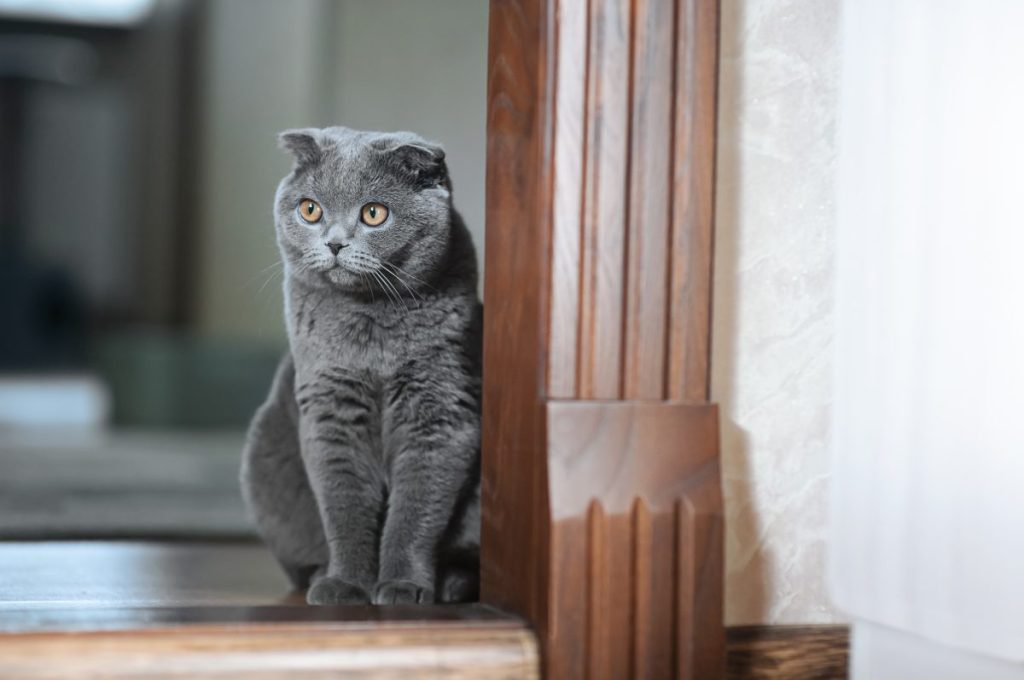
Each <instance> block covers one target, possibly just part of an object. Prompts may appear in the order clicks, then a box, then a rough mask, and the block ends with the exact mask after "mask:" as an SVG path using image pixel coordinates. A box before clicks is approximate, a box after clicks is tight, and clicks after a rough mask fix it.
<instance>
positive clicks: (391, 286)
mask: <svg viewBox="0 0 1024 680" xmlns="http://www.w3.org/2000/svg"><path fill="white" fill-rule="evenodd" d="M376 275H377V277H378V280H379V281H380V282H381V284H383V285H385V286H387V287H388V289H389V290H390V291H391V294H392V296H393V297H394V300H395V304H398V303H401V305H402V306H403V307H405V311H406V312H407V313H408V311H409V305H407V304H405V300H403V299H402V296H401V294H400V293H399V292H398V289H397V288H395V285H394V284H393V283H391V282H390V281H388V280H387V278H385V277H384V276H383V275H382V274H380V273H379V272H377V273H376Z"/></svg>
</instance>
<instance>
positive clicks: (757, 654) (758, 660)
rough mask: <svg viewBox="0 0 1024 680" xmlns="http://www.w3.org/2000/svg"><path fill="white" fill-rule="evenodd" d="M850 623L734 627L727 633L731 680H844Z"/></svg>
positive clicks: (847, 659)
mask: <svg viewBox="0 0 1024 680" xmlns="http://www.w3.org/2000/svg"><path fill="white" fill-rule="evenodd" d="M849 657H850V629H849V627H848V626H831V625H829V626H734V627H730V628H728V629H727V632H726V673H725V677H726V678H727V679H728V680H741V679H742V680H753V679H756V680H760V679H762V678H765V679H766V678H773V679H785V680H844V679H845V678H846V677H847V668H848V664H849Z"/></svg>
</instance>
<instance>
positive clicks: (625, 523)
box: [481, 0, 724, 678]
mask: <svg viewBox="0 0 1024 680" xmlns="http://www.w3.org/2000/svg"><path fill="white" fill-rule="evenodd" d="M717 25H718V5H717V2H716V1H714V0H711V1H709V0H492V1H491V15H490V54H489V59H488V61H489V81H488V123H487V124H488V150H487V151H488V170H487V192H488V193H487V244H486V257H487V262H486V268H485V275H486V281H485V287H484V289H485V309H486V313H485V330H484V334H485V340H484V421H483V451H484V460H483V535H482V547H481V553H482V578H483V582H482V592H483V597H484V599H485V601H487V602H490V603H492V604H496V605H498V606H501V607H504V608H507V609H511V610H512V611H515V612H517V613H520V614H522V615H524V616H525V617H526V618H528V619H529V620H530V621H531V622H532V623H533V624H534V626H535V627H536V628H537V631H538V636H539V639H540V641H541V643H542V645H543V648H544V662H543V663H544V668H545V671H546V673H547V675H548V677H552V678H584V677H586V678H598V677H650V678H656V677H668V676H673V677H687V678H712V677H717V676H720V675H721V672H722V670H723V668H724V666H723V664H724V647H723V645H724V637H723V635H724V634H723V627H722V619H721V615H722V601H721V598H722V559H723V556H722V552H723V551H722V520H721V492H720V484H719V472H718V421H717V411H716V409H715V408H714V406H712V405H709V404H708V403H707V399H708V386H709V376H708V358H709V357H708V348H709V346H710V343H709V333H710V326H709V314H710V311H709V310H710V304H711V298H710V293H711V284H710V281H711V241H712V218H713V215H712V206H713V199H714V196H713V178H714V121H715V83H716V76H715V74H716V68H717V35H718V28H717Z"/></svg>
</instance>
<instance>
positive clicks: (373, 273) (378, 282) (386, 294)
mask: <svg viewBox="0 0 1024 680" xmlns="http://www.w3.org/2000/svg"><path fill="white" fill-rule="evenodd" d="M369 273H370V276H372V277H373V278H374V280H375V281H376V282H377V284H378V285H379V286H380V289H381V291H383V293H384V295H385V297H387V299H388V302H389V303H391V304H394V300H392V299H391V292H390V291H389V290H388V289H387V287H386V286H385V285H384V284H383V283H382V282H381V280H380V274H378V273H377V272H375V271H372V270H371V271H370V272H369Z"/></svg>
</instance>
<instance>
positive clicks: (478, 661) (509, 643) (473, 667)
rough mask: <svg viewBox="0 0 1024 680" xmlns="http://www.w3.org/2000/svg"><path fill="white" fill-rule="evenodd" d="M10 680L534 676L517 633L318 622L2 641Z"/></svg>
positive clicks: (512, 629)
mask: <svg viewBox="0 0 1024 680" xmlns="http://www.w3.org/2000/svg"><path fill="white" fill-rule="evenodd" d="M0 676H2V677H11V678H33V679H36V678H39V679H41V678H53V679H55V680H65V679H68V678H75V679H78V678H139V677H146V678H198V679H204V678H292V679H301V680H306V679H312V678H339V677H345V678H406V677H410V676H412V677H417V678H464V679H466V680H476V679H478V678H479V679H491V678H495V679H497V678H536V677H538V672H537V662H536V650H535V644H534V642H533V639H532V636H531V635H530V634H529V632H528V631H526V630H525V629H523V628H522V627H521V626H515V625H509V624H506V625H504V626H479V625H476V624H468V625H467V624H465V623H463V624H460V625H443V624H442V625H439V624H436V623H432V624H430V625H425V624H421V625H416V626H414V625H399V624H396V623H390V622H389V623H379V624H376V625H373V626H367V625H361V626H356V625H338V624H329V623H322V624H318V625H309V624H294V623H292V624H279V625H275V626H260V625H253V624H247V625H244V626H239V625H196V626H188V627H180V628H167V629H150V630H145V631H134V632H102V633H75V634H63V635H55V634H22V635H6V636H0Z"/></svg>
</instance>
